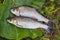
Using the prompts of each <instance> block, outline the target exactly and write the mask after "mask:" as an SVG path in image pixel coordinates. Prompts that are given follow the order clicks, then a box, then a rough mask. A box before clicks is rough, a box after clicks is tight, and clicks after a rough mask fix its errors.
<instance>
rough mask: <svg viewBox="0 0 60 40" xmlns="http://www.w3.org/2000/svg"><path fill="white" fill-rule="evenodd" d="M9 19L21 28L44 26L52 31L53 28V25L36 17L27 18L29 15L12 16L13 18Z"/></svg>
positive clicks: (8, 19)
mask: <svg viewBox="0 0 60 40" xmlns="http://www.w3.org/2000/svg"><path fill="white" fill-rule="evenodd" d="M7 21H8V22H9V23H12V24H14V25H16V26H17V27H20V28H27V29H37V28H43V29H45V30H47V31H48V32H52V30H53V28H52V27H50V26H48V25H45V24H42V23H40V22H38V21H36V20H35V19H32V18H27V17H11V18H7Z"/></svg>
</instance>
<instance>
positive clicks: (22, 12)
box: [11, 6, 49, 23]
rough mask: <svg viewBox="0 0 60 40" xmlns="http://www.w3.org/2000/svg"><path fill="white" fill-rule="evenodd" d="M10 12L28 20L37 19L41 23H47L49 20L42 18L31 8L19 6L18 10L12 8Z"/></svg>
mask: <svg viewBox="0 0 60 40" xmlns="http://www.w3.org/2000/svg"><path fill="white" fill-rule="evenodd" d="M11 12H12V13H13V14H15V15H16V16H24V17H30V18H34V19H37V20H38V21H43V22H45V23H48V22H49V19H47V18H45V17H43V16H42V15H41V14H39V13H38V12H37V11H36V9H34V8H31V7H26V6H21V7H18V8H12V9H11Z"/></svg>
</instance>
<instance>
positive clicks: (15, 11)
mask: <svg viewBox="0 0 60 40" xmlns="http://www.w3.org/2000/svg"><path fill="white" fill-rule="evenodd" d="M10 11H11V13H13V14H15V15H16V16H20V15H19V13H20V10H19V8H17V7H16V8H11V10H10Z"/></svg>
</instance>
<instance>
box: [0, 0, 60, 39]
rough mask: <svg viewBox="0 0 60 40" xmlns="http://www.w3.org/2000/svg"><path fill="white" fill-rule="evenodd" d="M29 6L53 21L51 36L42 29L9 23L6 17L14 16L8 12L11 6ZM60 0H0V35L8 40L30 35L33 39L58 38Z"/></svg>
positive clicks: (59, 35)
mask: <svg viewBox="0 0 60 40" xmlns="http://www.w3.org/2000/svg"><path fill="white" fill-rule="evenodd" d="M22 5H26V6H31V7H34V8H36V9H37V10H38V11H39V12H40V14H42V15H43V16H45V17H46V18H48V19H50V20H52V21H53V23H54V29H55V33H54V35H53V37H52V36H51V37H50V35H48V34H45V35H44V36H43V37H41V36H42V35H43V33H44V30H39V31H38V30H28V29H21V28H17V27H16V26H15V25H13V24H9V23H8V22H7V21H6V18H8V17H12V16H15V15H13V14H12V13H11V12H10V9H11V8H12V7H18V6H22ZM59 31H60V0H0V36H2V37H5V38H7V39H10V40H21V39H23V38H25V37H27V39H28V37H30V38H32V39H34V40H49V39H51V40H60V32H59Z"/></svg>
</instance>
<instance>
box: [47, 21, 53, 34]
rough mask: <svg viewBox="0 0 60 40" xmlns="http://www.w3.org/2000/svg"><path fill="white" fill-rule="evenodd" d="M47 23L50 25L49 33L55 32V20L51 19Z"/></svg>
mask: <svg viewBox="0 0 60 40" xmlns="http://www.w3.org/2000/svg"><path fill="white" fill-rule="evenodd" d="M47 25H48V26H49V27H48V31H49V34H53V32H54V28H53V22H52V21H49V22H48V24H47Z"/></svg>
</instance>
